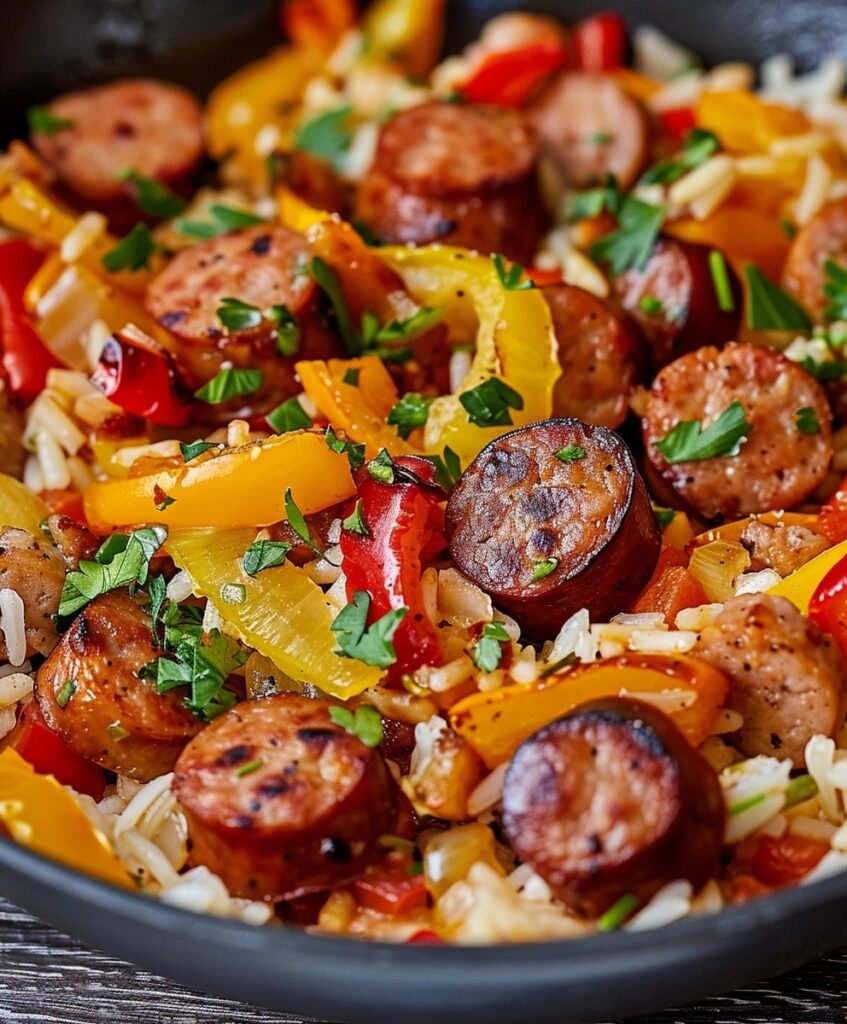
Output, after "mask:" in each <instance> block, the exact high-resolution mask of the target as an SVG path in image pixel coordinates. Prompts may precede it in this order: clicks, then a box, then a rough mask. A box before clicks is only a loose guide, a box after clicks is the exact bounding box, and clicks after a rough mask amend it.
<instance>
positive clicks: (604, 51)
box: [573, 11, 627, 71]
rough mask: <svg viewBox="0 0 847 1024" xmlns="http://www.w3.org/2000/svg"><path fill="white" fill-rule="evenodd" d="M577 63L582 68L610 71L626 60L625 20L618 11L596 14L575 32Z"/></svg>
mask: <svg viewBox="0 0 847 1024" xmlns="http://www.w3.org/2000/svg"><path fill="white" fill-rule="evenodd" d="M573 40H574V50H575V56H576V65H577V67H578V68H581V69H582V70H583V71H611V70H613V69H614V68H620V67H623V65H624V63H625V62H626V47H627V33H626V23H625V22H624V20H623V18H622V17H621V16H620V15H619V14H615V13H614V12H611V11H610V12H607V13H605V14H595V15H594V16H593V17H591V18H586V19H585V21H581V22H580V23H579V24H578V25H577V26H576V28H575V29H574V31H573Z"/></svg>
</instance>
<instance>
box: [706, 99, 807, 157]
mask: <svg viewBox="0 0 847 1024" xmlns="http://www.w3.org/2000/svg"><path fill="white" fill-rule="evenodd" d="M696 116H697V124H698V126H699V127H700V128H705V129H706V130H707V131H710V132H714V133H715V135H717V137H718V138H719V139H720V140H721V144H722V145H723V147H724V148H725V149H729V150H732V151H734V152H738V153H766V152H767V151H768V148H769V146H770V144H771V143H772V142H773V140H774V139H777V138H781V137H782V136H783V135H802V134H803V133H804V132H807V131H809V127H810V125H809V120H808V118H807V117H806V116H805V115H804V114H801V113H800V112H799V111H798V110H791V109H790V108H789V107H783V106H781V105H779V104H777V103H766V102H765V101H764V100H761V99H759V98H758V96H754V95H753V93H751V92H746V91H744V90H740V89H739V90H735V91H727V92H704V93H703V94H702V95H701V96H700V99H699V101H698V104H697V115H696Z"/></svg>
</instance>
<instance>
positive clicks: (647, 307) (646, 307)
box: [638, 295, 665, 316]
mask: <svg viewBox="0 0 847 1024" xmlns="http://www.w3.org/2000/svg"><path fill="white" fill-rule="evenodd" d="M638 308H639V309H640V310H641V312H642V313H646V314H647V316H661V314H662V313H664V311H665V307H664V304H663V302H662V300H661V299H660V298H658V296H656V295H643V296H642V297H641V298H640V299H639V300H638Z"/></svg>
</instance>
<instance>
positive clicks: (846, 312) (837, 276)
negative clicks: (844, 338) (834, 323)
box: [823, 260, 847, 320]
mask: <svg viewBox="0 0 847 1024" xmlns="http://www.w3.org/2000/svg"><path fill="white" fill-rule="evenodd" d="M823 269H824V272H825V273H826V284H825V285H824V286H823V293H824V295H825V296H826V298H828V299H829V305H828V306H827V307H826V310H825V311H824V314H825V316H826V318H827V320H847V268H845V267H840V266H839V265H838V264H837V263H836V262H835V260H827V261H826V263H824V265H823Z"/></svg>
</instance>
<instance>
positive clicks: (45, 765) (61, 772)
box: [9, 701, 106, 800]
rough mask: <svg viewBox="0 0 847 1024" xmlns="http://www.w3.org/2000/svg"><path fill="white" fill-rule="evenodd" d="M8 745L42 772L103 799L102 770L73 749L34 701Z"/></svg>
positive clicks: (66, 784) (64, 783) (28, 705)
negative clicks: (56, 731)
mask: <svg viewBox="0 0 847 1024" xmlns="http://www.w3.org/2000/svg"><path fill="white" fill-rule="evenodd" d="M9 746H11V747H12V749H13V750H16V751H17V752H18V753H19V754H20V755H21V757H22V758H23V759H24V761H28V762H29V763H30V764H31V765H32V767H33V768H34V769H35V770H36V771H37V772H38V773H39V775H55V777H56V778H57V780H58V781H59V782H61V783H62V785H63V786H71V787H72V788H73V789H75V790H76V791H77V793H87V794H88V796H90V797H92V798H93V799H94V800H100V799H102V797H103V792H104V790H105V788H106V779H105V777H104V776H103V772H102V771H101V770H100V769H99V768H98V767H97V765H94V764H92V763H91V762H90V761H86V760H85V758H84V757H80V756H79V754H77V753H75V752H74V751H73V750H71V748H70V747H69V746H68V745H67V744H66V743H65V741H64V740H63V739H62V738H61V737H60V736H58V735H57V734H56V733H55V732H53V730H52V729H50V728H49V727H48V726H47V723H46V722H45V721H44V719H43V717H42V715H41V712H40V711H39V709H38V704H36V702H35V701H32V702H31V703H30V704H27V706H26V707H25V708H24V711H23V715H22V716H21V721H20V722H19V723H18V725H17V728H16V729H15V731H14V732H13V733H12V736H11V738H10V742H9Z"/></svg>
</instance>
